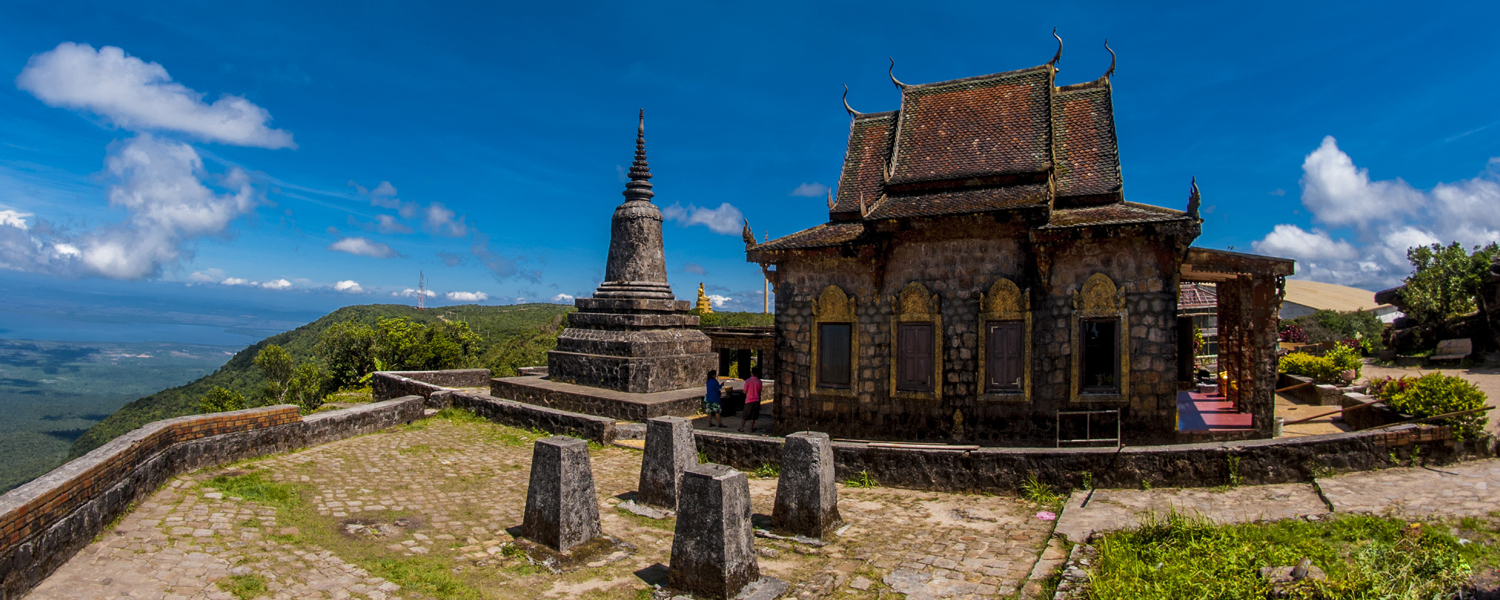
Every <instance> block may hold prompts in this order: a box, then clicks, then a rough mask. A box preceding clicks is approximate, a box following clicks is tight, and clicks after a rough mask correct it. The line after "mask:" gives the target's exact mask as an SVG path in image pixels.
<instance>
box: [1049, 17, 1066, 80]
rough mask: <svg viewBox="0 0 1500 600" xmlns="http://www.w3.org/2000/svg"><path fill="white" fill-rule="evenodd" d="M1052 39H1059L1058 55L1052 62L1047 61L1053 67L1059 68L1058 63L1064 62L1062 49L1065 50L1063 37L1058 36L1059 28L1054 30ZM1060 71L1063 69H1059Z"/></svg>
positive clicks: (1053, 57)
mask: <svg viewBox="0 0 1500 600" xmlns="http://www.w3.org/2000/svg"><path fill="white" fill-rule="evenodd" d="M1052 37H1055V38H1057V54H1055V55H1053V56H1052V60H1049V61H1047V64H1049V65H1052V66H1053V67H1056V66H1057V61H1060V60H1062V48H1063V44H1062V37H1060V36H1058V35H1057V28H1056V27H1053V28H1052ZM1058 70H1059V71H1061V70H1062V69H1058Z"/></svg>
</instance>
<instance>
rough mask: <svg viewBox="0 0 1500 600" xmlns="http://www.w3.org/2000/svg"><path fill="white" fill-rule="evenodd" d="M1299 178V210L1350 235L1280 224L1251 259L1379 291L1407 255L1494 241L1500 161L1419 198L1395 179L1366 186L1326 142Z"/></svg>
mask: <svg viewBox="0 0 1500 600" xmlns="http://www.w3.org/2000/svg"><path fill="white" fill-rule="evenodd" d="M1302 171H1303V176H1302V182H1301V183H1302V204H1303V206H1305V207H1306V208H1307V209H1308V210H1309V211H1311V213H1312V217H1313V221H1314V222H1317V223H1321V224H1324V225H1327V226H1330V227H1333V228H1336V229H1337V228H1343V230H1344V231H1346V232H1347V234H1348V235H1346V236H1345V235H1336V232H1334V231H1327V230H1323V229H1318V228H1314V229H1312V230H1311V231H1308V230H1304V229H1302V228H1301V227H1298V226H1296V225H1291V224H1281V225H1277V226H1276V227H1275V228H1274V229H1273V230H1272V231H1271V233H1269V234H1267V235H1266V236H1265V237H1264V238H1262V239H1261V240H1258V241H1256V242H1253V243H1252V244H1251V247H1253V248H1254V249H1255V251H1256V252H1260V253H1264V254H1270V255H1274V256H1284V257H1288V258H1295V259H1297V276H1298V277H1302V278H1306V279H1313V280H1316V281H1326V282H1329V283H1338V284H1342V285H1349V286H1355V287H1365V288H1375V289H1378V288H1384V287H1389V286H1392V285H1396V284H1397V283H1399V282H1400V280H1401V279H1402V278H1404V277H1405V276H1406V275H1407V274H1409V273H1410V272H1411V263H1409V262H1408V261H1407V259H1406V251H1407V249H1408V248H1411V247H1413V246H1422V245H1430V244H1435V243H1442V244H1447V243H1451V242H1455V241H1456V242H1459V243H1461V244H1463V245H1465V246H1473V245H1481V244H1488V243H1490V242H1495V241H1500V210H1496V207H1500V158H1492V159H1490V160H1489V163H1488V164H1487V168H1486V170H1485V171H1484V172H1483V173H1481V174H1480V175H1479V176H1477V177H1474V178H1472V179H1465V180H1461V181H1458V182H1456V183H1440V184H1438V185H1437V186H1435V187H1434V188H1433V189H1432V190H1431V191H1426V192H1424V191H1421V190H1418V189H1415V188H1413V187H1411V186H1410V185H1409V184H1407V183H1406V182H1405V181H1403V180H1401V179H1399V178H1398V179H1392V180H1383V181H1371V180H1370V174H1369V171H1368V170H1367V169H1360V168H1358V167H1356V166H1355V164H1354V161H1353V159H1351V158H1350V157H1349V155H1348V154H1346V153H1344V151H1342V150H1340V149H1339V147H1338V143H1337V141H1336V140H1334V139H1333V138H1332V137H1327V138H1324V139H1323V142H1322V143H1321V144H1320V145H1319V146H1318V148H1317V149H1316V150H1314V151H1313V152H1312V153H1310V154H1308V155H1307V158H1306V160H1304V161H1303V163H1302ZM1346 238H1348V239H1346Z"/></svg>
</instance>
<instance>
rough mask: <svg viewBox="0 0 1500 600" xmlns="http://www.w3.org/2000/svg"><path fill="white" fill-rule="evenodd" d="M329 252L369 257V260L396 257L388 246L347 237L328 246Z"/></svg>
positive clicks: (394, 252)
mask: <svg viewBox="0 0 1500 600" xmlns="http://www.w3.org/2000/svg"><path fill="white" fill-rule="evenodd" d="M328 249H329V250H332V251H334V252H348V253H349V254H353V255H355V256H369V257H371V258H391V257H394V256H396V251H395V250H392V249H391V247H390V246H387V245H385V244H382V243H380V242H372V241H370V240H368V239H366V238H362V237H348V238H344V239H341V240H339V241H337V242H334V243H332V244H329V246H328Z"/></svg>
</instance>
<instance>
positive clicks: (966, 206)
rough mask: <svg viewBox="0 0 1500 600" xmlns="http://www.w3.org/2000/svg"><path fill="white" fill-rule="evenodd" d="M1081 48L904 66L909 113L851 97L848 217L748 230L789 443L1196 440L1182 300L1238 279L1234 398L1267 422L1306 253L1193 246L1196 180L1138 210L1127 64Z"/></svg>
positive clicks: (1253, 431)
mask: <svg viewBox="0 0 1500 600" xmlns="http://www.w3.org/2000/svg"><path fill="white" fill-rule="evenodd" d="M1061 54H1062V50H1061V44H1060V42H1059V49H1058V55H1057V56H1056V57H1054V58H1053V59H1052V61H1050V62H1048V63H1046V64H1043V65H1040V66H1036V67H1031V68H1027V69H1021V70H1017V71H1009V72H1004V73H996V74H993V75H982V76H979V77H970V78H966V79H957V80H953V81H941V82H936V83H927V84H920V85H917V84H905V83H902V82H900V81H898V80H897V79H896V78H895V76H894V73H893V74H892V76H891V80H892V82H894V83H895V84H896V85H897V86H899V87H900V88H901V105H900V108H899V109H898V110H895V111H890V112H879V113H859V112H856V111H854V110H853V109H852V108H850V107H849V105H848V103H847V101H846V102H845V108H846V110H848V112H849V114H850V116H851V120H852V124H851V126H850V131H849V142H848V149H847V153H846V154H845V158H844V166H843V173H842V175H841V177H840V179H839V186H838V192H837V195H836V196H831V197H830V199H829V208H828V222H827V223H824V224H821V225H817V226H815V227H812V228H810V229H805V230H803V231H799V232H797V233H793V234H791V235H787V236H785V237H781V238H778V239H773V240H769V241H766V242H763V243H757V242H756V241H755V239H754V237H753V235H752V234H751V232H750V231H749V228H750V226H749V224H748V223H747V224H746V232H745V236H744V237H745V241H746V256H747V259H748V260H749V261H750V262H755V263H759V264H760V265H761V266H762V269H763V270H764V271H765V273H766V276H767V278H768V279H769V280H770V281H771V283H772V284H773V285H774V286H775V294H776V307H775V312H776V321H775V343H774V346H775V357H774V358H775V360H774V365H775V367H774V377H773V378H774V379H775V380H776V384H777V385H776V388H775V400H776V403H777V404H776V411H775V413H776V430H777V433H778V434H784V433H787V432H792V431H800V430H809V429H810V430H816V431H825V432H828V433H829V434H831V435H833V436H835V437H846V438H864V439H889V440H926V441H933V440H953V439H960V440H964V441H966V442H978V443H984V444H987V445H1053V444H1054V443H1056V444H1059V445H1065V443H1066V442H1068V441H1069V440H1073V441H1077V440H1083V439H1093V440H1097V441H1103V442H1110V441H1114V442H1116V443H1118V442H1119V441H1120V440H1121V439H1123V441H1124V442H1127V443H1141V442H1144V441H1153V442H1155V441H1172V440H1174V439H1182V438H1181V436H1180V435H1179V432H1178V405H1179V401H1180V398H1179V394H1178V392H1179V388H1182V389H1186V388H1187V387H1189V385H1190V384H1191V383H1192V382H1191V381H1190V378H1191V369H1190V368H1189V367H1190V366H1191V359H1192V356H1191V348H1192V346H1191V334H1192V331H1191V327H1179V325H1178V323H1179V321H1178V314H1177V312H1178V311H1177V306H1178V293H1179V289H1180V284H1181V283H1182V282H1184V281H1202V282H1211V283H1215V284H1217V288H1218V289H1219V290H1220V298H1219V300H1218V303H1219V308H1220V310H1219V314H1218V317H1219V321H1220V322H1221V326H1220V339H1219V343H1220V346H1226V347H1225V348H1224V349H1223V350H1221V356H1220V364H1221V368H1222V369H1224V370H1226V371H1228V372H1229V379H1230V380H1231V381H1232V384H1231V385H1229V386H1226V390H1225V391H1226V392H1228V393H1229V394H1230V398H1228V400H1227V401H1228V402H1229V403H1230V405H1231V406H1232V407H1233V410H1235V411H1237V412H1239V413H1242V414H1243V415H1244V416H1245V419H1244V421H1245V422H1246V423H1252V424H1251V425H1247V426H1245V427H1244V428H1243V429H1244V431H1242V432H1239V434H1238V436H1239V437H1264V436H1268V435H1269V433H1270V431H1271V419H1272V410H1273V409H1274V396H1273V395H1272V388H1273V387H1274V381H1275V377H1276V372H1275V369H1276V366H1275V351H1276V336H1275V332H1276V327H1275V324H1276V313H1277V307H1278V306H1279V304H1280V293H1281V285H1282V283H1283V279H1284V278H1285V276H1286V275H1290V274H1291V272H1292V261H1290V260H1284V259H1272V258H1266V257H1258V256H1251V255H1245V254H1237V253H1232V252H1223V251H1215V250H1206V249H1200V248H1192V247H1191V245H1192V242H1193V240H1194V239H1195V238H1197V237H1198V235H1199V233H1200V231H1201V226H1202V223H1203V221H1202V219H1201V218H1199V215H1198V205H1199V195H1198V188H1197V185H1196V183H1194V184H1193V185H1191V186H1190V194H1188V196H1189V197H1188V198H1187V199H1186V200H1187V202H1186V209H1185V210H1178V209H1174V208H1163V207H1159V206H1153V205H1149V204H1141V203H1136V202H1130V201H1127V200H1126V199H1125V194H1124V187H1123V184H1122V177H1121V167H1120V159H1119V151H1118V145H1117V143H1116V136H1115V122H1114V111H1113V104H1112V99H1111V94H1112V89H1111V83H1110V80H1111V77H1112V75H1113V73H1114V64H1113V62H1111V65H1110V69H1109V72H1107V73H1105V74H1104V76H1103V77H1100V78H1098V79H1096V80H1094V81H1089V82H1086V83H1079V84H1073V85H1066V86H1058V85H1057V81H1056V78H1057V72H1058V69H1057V61H1058V59H1059V58H1061ZM1111 54H1113V52H1112V51H1111ZM846 94H847V92H846ZM1185 187H1189V186H1185ZM1183 330H1185V333H1186V335H1187V336H1188V337H1187V338H1186V340H1184V338H1182V337H1180V334H1182V333H1184V331H1183ZM1236 336H1238V337H1236ZM1226 337H1227V338H1228V339H1226ZM1184 341H1186V342H1187V344H1188V345H1187V351H1186V352H1185V353H1184V352H1179V348H1180V347H1181V346H1182V344H1183V343H1184ZM1183 355H1185V356H1183ZM1180 356H1182V357H1183V358H1184V359H1185V360H1186V361H1187V363H1186V364H1184V363H1180V362H1179V357H1180ZM768 374H771V373H768ZM1184 374H1185V375H1184ZM1180 379H1182V380H1183V381H1182V385H1181V386H1180V385H1179V380H1180ZM1116 431H1119V432H1120V434H1119V435H1118V436H1117V435H1116ZM1231 437H1233V436H1231Z"/></svg>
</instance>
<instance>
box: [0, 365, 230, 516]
mask: <svg viewBox="0 0 1500 600" xmlns="http://www.w3.org/2000/svg"><path fill="white" fill-rule="evenodd" d="M243 347H244V346H221V345H206V344H186V343H174V342H138V343H121V342H56V341H35V340H16V339H0V492H4V491H7V490H10V489H12V488H14V487H16V486H18V485H20V484H22V483H25V482H26V481H28V480H30V479H32V478H34V477H37V476H39V475H42V474H44V473H46V472H47V471H49V470H52V469H54V468H56V467H58V466H59V465H61V464H62V462H63V459H64V458H65V457H66V456H67V454H68V448H69V446H70V445H72V443H73V441H74V440H75V439H77V438H78V436H80V435H83V432H84V431H86V430H88V428H89V427H91V426H93V425H94V424H95V423H98V422H99V421H101V420H103V419H104V418H105V417H107V416H109V415H110V413H113V412H114V411H115V410H116V409H118V408H120V406H121V405H123V404H125V403H126V402H129V401H131V400H135V399H136V398H139V397H141V396H146V395H148V394H152V393H154V392H157V391H160V390H162V389H165V388H169V387H173V386H178V385H182V384H185V383H187V382H190V381H193V380H194V379H197V378H199V377H202V376H204V375H207V374H209V373H212V372H214V370H215V369H217V368H219V367H220V366H222V365H223V364H224V363H225V362H226V361H228V360H229V358H230V357H231V356H233V355H234V353H235V352H236V351H238V350H240V349H242V348H243Z"/></svg>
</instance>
